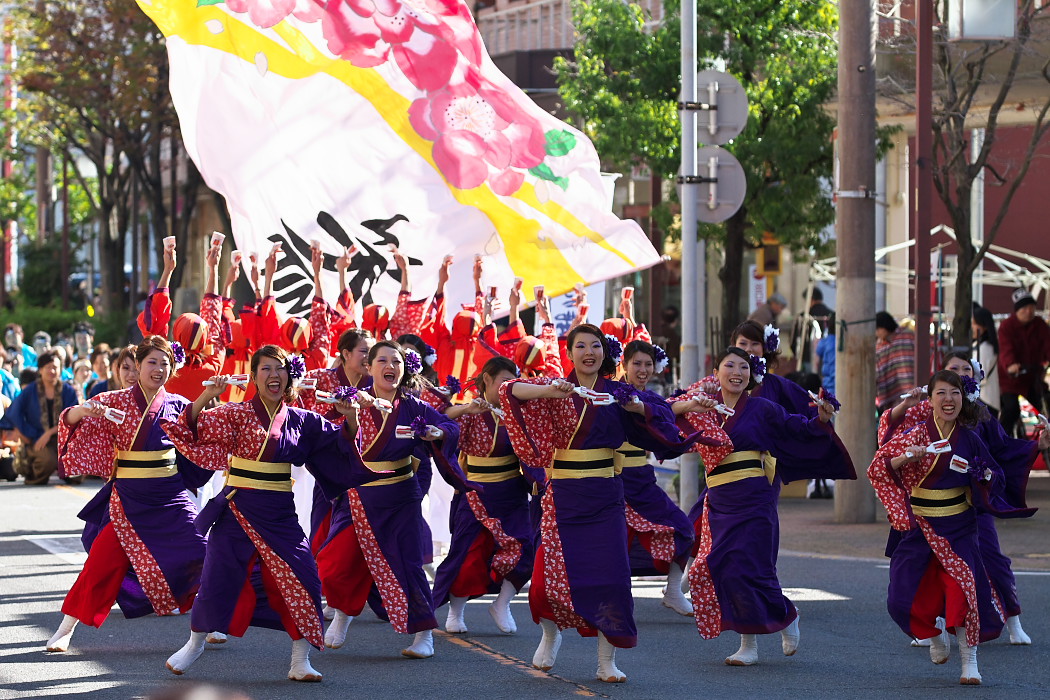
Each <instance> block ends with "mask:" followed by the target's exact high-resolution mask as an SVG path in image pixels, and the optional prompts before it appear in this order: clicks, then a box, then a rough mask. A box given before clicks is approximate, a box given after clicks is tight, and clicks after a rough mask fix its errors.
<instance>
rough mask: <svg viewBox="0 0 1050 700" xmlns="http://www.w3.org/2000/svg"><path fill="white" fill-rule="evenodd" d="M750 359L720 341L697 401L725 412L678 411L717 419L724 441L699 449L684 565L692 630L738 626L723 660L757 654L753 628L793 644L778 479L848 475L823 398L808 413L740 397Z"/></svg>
mask: <svg viewBox="0 0 1050 700" xmlns="http://www.w3.org/2000/svg"><path fill="white" fill-rule="evenodd" d="M756 366H759V367H760V365H758V363H757V362H756V363H754V364H752V357H751V356H749V355H748V354H747V353H746V352H744V351H743V350H741V349H740V348H738V347H730V348H726V349H725V350H724V351H723V352H722V353H721V354H719V356H718V358H717V360H716V362H715V367H716V377H717V378H718V385H719V391H718V393H717V394H716V395H715V396H714V397H706V396H703V395H699V397H698V400H699V402H700V403H701V405H702V406H703V407H704V408H708V409H711V408H713V407H714V406H715V405H716V403H717V404H723V405H724V406H726V407H728V408H729V409H731V410H732V411H734V413H733V414H732V415H725V414H722V415H720V414H719V413H718V412H714V411H710V410H709V411H708V412H706V413H688V414H687V419H688V421H689V424H690V425H691V426H692V427H693V428H698V427H699V428H703V427H706V426H710V425H711V424H715V425H720V426H721V427H722V428H723V429H724V430H725V432H726V433H727V434H728V436H729V439H730V440H731V444H730V445H728V446H716V447H705V446H703V445H701V446H700V448H699V452H700V454H701V456H702V457H703V460H704V465H705V468H706V470H707V488H706V490H705V492H704V494H703V496H702V497H701V499H700V501H699V503H698V505H699V506H700V519H699V525H700V527H699V531H698V535H699V537H698V540H699V547H698V552H697V556H696V561H695V562H694V563H693V565H692V567H690V570H689V583H690V588H691V593H692V600H693V609H694V610H695V611H696V626H697V630H698V631H699V632H700V636H701V637H703V638H704V639H714V638H715V637H717V636H718V635H719V634H721V633H722V632H723V631H727V630H732V631H734V632H738V633H739V634H740V649H739V650H738V651H737V652H736V653H734V654H733V655H732V656H730V657H729V658H727V659H726V663H727V664H728V665H730V666H750V665H752V664H754V663H756V662H757V661H758V640H757V636H756V635H759V634H771V633H773V632H780V633H781V646H782V648H783V651H784V654H785V655H786V656H791V655H792V654H794V653H795V650H796V649H797V648H798V640H799V630H798V611H797V610H796V609H795V606H794V605H793V604H792V603H791V601H790V600H788V599H787V597H786V596H785V595H784V593H783V592H782V591H781V589H780V582H779V581H778V580H777V573H776V562H777V550H778V549H779V540H780V523H779V519H778V516H777V500H778V498H779V496H780V484H781V483H782V482H783V483H787V482H790V481H795V480H796V479H810V478H825V479H855V478H856V473H855V472H854V470H853V463H852V462H851V461H850V458H849V454H848V453H847V452H846V449H845V447H843V445H842V443H841V442H840V441H839V440H838V438H837V437H836V436H835V434H834V432H833V431H832V428H831V426H830V425H829V423H828V421H830V420H831V416H832V415H833V409H832V407H831V402H830V401H824V402H822V406H820V408H819V411H820V413H819V416H818V418H806V417H805V416H800V415H793V414H789V413H788V412H787V411H785V410H784V409H783V408H782V407H781V406H779V405H777V404H775V403H772V402H770V401H767V400H765V399H762V398H759V397H756V396H752V395H750V390H751V389H752V388H753V387H754V386H755V381H756V377H755V374H756V372H755V368H756ZM688 398H690V397H689V396H683V397H679V400H686V399H688ZM770 456H772V457H774V458H776V461H771V460H770V459H769V457H770Z"/></svg>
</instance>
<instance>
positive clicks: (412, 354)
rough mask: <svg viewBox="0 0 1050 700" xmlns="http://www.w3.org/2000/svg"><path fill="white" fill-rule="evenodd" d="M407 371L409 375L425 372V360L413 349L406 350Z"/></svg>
mask: <svg viewBox="0 0 1050 700" xmlns="http://www.w3.org/2000/svg"><path fill="white" fill-rule="evenodd" d="M405 371H406V372H408V373H409V374H419V373H420V372H421V371H423V359H422V358H421V357H420V356H419V353H418V352H416V351H415V350H413V349H412V348H408V349H407V350H405Z"/></svg>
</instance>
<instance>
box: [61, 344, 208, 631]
mask: <svg viewBox="0 0 1050 700" xmlns="http://www.w3.org/2000/svg"><path fill="white" fill-rule="evenodd" d="M135 359H136V361H137V366H136V368H137V372H138V382H137V383H136V384H135V385H134V386H132V387H131V388H128V389H122V390H119V391H110V392H106V393H104V394H100V395H99V396H98V397H97V398H96V399H94V400H93V401H91V402H88V403H85V404H82V405H80V406H74V407H72V408H67V409H66V410H65V411H63V413H62V417H61V420H60V423H59V426H60V430H59V451H60V455H61V459H62V463H63V464H64V465H65V468H66V470H67V471H68V472H69V473H71V474H92V475H94V476H101V477H104V478H107V479H109V481H108V482H107V483H106V485H105V486H104V487H102V489H100V490H99V492H98V494H96V495H95V497H94V498H92V499H91V502H90V503H88V505H87V506H86V507H85V508H84V510H82V511H81V512H80V518H81V519H82V520H84V521H85V522H86V523H87V525H86V526H85V528H84V536H83V541H84V547H85V548H86V549H87V550H88V558H87V561H86V562H85V563H84V569H83V571H81V572H80V575H79V576H78V577H77V580H76V583H74V584H73V587H72V588H71V589H70V590H69V593H68V594H67V595H66V599H65V602H64V603H63V604H62V612H63V613H64V615H65V617H64V618H63V619H62V624H61V625H60V626H59V628H58V631H56V632H55V634H54V636H53V637H51V639H50V640H49V641H48V643H47V650H48V651H66V650H67V649H68V648H69V640H70V638H71V637H72V636H73V629H74V628H75V627H76V625H77V622H78V621H80V622H83V623H85V624H87V625H91V626H92V627H100V626H101V625H102V623H103V622H104V621H105V619H106V616H107V615H109V611H110V608H112V607H113V603H114V601H116V602H117V603H119V604H120V609H121V610H122V611H123V613H124V615H125V617H129V618H132V617H141V616H143V615H148V614H149V613H151V612H156V613H157V614H158V615H173V614H174V615H177V614H179V612H180V611H181V612H185V611H186V610H188V609H189V608H190V605H191V604H192V603H193V597H194V595H195V594H196V593H197V588H198V586H199V585H200V572H201V564H202V562H203V561H204V537H203V536H202V535H200V534H198V532H197V530H196V529H195V528H194V526H193V520H194V518H195V517H196V515H197V509H196V508H194V507H193V503H192V502H191V501H190V499H189V496H188V495H187V493H186V489H196V488H198V487H200V486H202V485H204V484H205V483H206V482H207V481H208V479H209V478H210V477H211V473H210V472H207V471H205V470H203V469H200V468H198V467H196V466H195V465H193V464H191V463H190V462H189V461H188V460H187V459H186V458H185V457H183V456H182V455H179V454H176V452H175V448H174V445H173V444H172V442H171V440H169V439H168V436H167V435H165V434H164V431H163V430H162V428H161V421H162V420H165V419H167V420H174V419H175V418H176V417H177V416H178V415H179V413H181V412H182V410H183V409H184V408H185V407H186V405H187V404H188V403H189V402H188V401H187V400H186V399H184V398H183V397H181V396H178V395H176V394H169V393H168V392H166V391H165V390H164V383H165V382H166V381H167V380H168V378H169V377H170V376H171V373H172V370H173V368H174V366H175V358H174V355H173V354H172V349H171V345H169V344H168V341H166V340H164V339H163V338H161V337H160V336H158V335H153V336H150V337H148V338H146V339H145V340H144V341H142V343H141V344H140V345H139V346H138V348H137V349H136V350H135ZM116 371H117V372H120V371H121V370H120V368H119V366H118V368H117V370H116Z"/></svg>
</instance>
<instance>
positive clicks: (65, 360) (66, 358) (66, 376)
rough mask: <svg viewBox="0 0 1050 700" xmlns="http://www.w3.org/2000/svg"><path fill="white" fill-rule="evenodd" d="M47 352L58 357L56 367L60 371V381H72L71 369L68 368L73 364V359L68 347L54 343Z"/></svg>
mask: <svg viewBox="0 0 1050 700" xmlns="http://www.w3.org/2000/svg"><path fill="white" fill-rule="evenodd" d="M48 350H50V351H51V352H52V353H54V354H55V356H56V357H58V366H59V367H60V368H61V369H62V381H64V382H71V381H73V368H72V367H71V366H70V365H72V364H73V358H72V356H71V355H72V353H71V352H70V350H69V345H68V344H66V343H56V344H55V345H52V346H51V347H50V348H48Z"/></svg>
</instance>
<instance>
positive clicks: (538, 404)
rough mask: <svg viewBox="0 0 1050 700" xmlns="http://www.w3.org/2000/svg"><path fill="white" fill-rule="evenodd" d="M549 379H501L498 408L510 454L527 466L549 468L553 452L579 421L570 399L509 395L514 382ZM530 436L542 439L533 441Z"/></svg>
mask: <svg viewBox="0 0 1050 700" xmlns="http://www.w3.org/2000/svg"><path fill="white" fill-rule="evenodd" d="M551 381H552V380H551V379H550V378H548V377H537V378H535V379H516V380H513V381H509V382H504V383H503V384H502V385H501V386H500V388H499V395H500V408H501V409H502V410H503V413H504V415H505V416H506V421H505V425H506V426H507V435H508V436H509V437H510V444H511V445H512V446H513V448H514V453H515V454H517V455H518V456H519V457H521V459H522V461H524V462H525V463H526V464H528V465H529V466H535V467H544V468H550V467H551V465H552V464H553V463H554V453H555V451H556V450H559V449H566V448H568V447H569V443H570V441H571V440H572V436H573V434H574V433H575V432H576V424H577V423H578V422H579V420H580V416H579V414H578V413H577V412H576V407H575V406H574V405H573V403H572V399H571V398H565V399H533V400H531V401H518V400H517V399H515V398H514V397H513V396H512V395H511V390H512V387H513V386H514V385H515V384H516V383H517V382H523V383H525V384H550V383H551ZM519 416H520V418H519ZM530 435H537V436H542V437H543V439H542V440H538V441H534V440H532V439H531V438H530V437H529V436H530Z"/></svg>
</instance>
